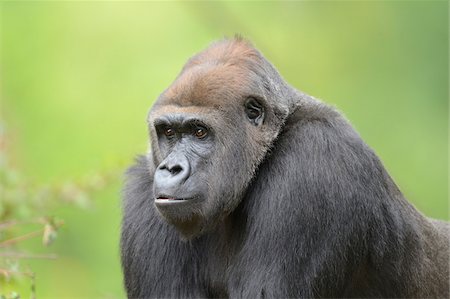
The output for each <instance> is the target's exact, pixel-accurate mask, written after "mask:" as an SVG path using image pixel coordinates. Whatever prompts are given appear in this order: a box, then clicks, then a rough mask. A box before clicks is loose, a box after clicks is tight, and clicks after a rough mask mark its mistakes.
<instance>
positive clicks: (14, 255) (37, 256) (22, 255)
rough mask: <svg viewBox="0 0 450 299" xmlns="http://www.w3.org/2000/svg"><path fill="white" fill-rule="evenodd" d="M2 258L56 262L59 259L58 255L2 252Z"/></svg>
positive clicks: (0, 253)
mask: <svg viewBox="0 0 450 299" xmlns="http://www.w3.org/2000/svg"><path fill="white" fill-rule="evenodd" d="M0 257H12V258H17V259H48V260H54V259H57V258H58V256H57V255H56V254H28V253H24V252H0Z"/></svg>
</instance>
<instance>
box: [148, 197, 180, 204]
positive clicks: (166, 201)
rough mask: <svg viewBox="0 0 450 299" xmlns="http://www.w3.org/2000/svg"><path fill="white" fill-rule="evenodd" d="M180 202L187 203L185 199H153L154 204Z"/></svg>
mask: <svg viewBox="0 0 450 299" xmlns="http://www.w3.org/2000/svg"><path fill="white" fill-rule="evenodd" d="M182 201H187V199H184V198H174V197H166V196H159V197H157V198H155V203H169V202H182Z"/></svg>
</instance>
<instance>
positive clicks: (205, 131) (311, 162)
mask: <svg viewBox="0 0 450 299" xmlns="http://www.w3.org/2000/svg"><path fill="white" fill-rule="evenodd" d="M148 127H149V131H150V134H151V151H150V152H149V154H148V155H146V156H143V157H140V158H139V159H138V160H137V161H136V164H135V165H134V166H132V167H131V168H130V169H129V171H128V173H127V179H126V184H125V188H124V192H123V194H124V200H123V221H122V238H121V252H122V266H123V272H124V277H125V286H126V290H127V293H128V297H130V298H148V297H158V298H176V297H183V298H189V297H190V298H193V297H196V298H198V297H232V298H241V297H245V298H257V297H273V298H290V297H297V298H299V297H303V298H312V297H334V298H336V297H390V298H394V297H395V298H401V297H423V298H425V297H434V298H435V297H446V298H448V297H449V284H448V281H449V254H450V252H449V225H448V223H445V222H440V221H436V220H430V219H427V218H426V217H425V216H423V215H422V214H421V213H420V212H418V211H417V210H416V209H415V208H414V207H413V206H412V205H411V204H410V203H409V202H408V201H406V200H405V198H404V197H403V195H402V193H401V192H400V191H399V189H398V188H397V186H396V185H395V183H394V182H393V180H392V179H391V177H390V176H389V175H388V173H387V172H386V170H385V169H384V167H383V165H382V163H381V162H380V160H379V159H378V158H377V156H376V155H375V154H374V152H373V151H372V150H371V149H370V148H369V147H368V146H367V145H366V144H365V143H364V142H363V141H362V140H361V138H360V137H359V135H358V134H357V133H356V132H355V131H354V130H353V128H352V127H351V126H350V124H349V123H348V122H347V121H346V120H345V119H344V118H343V117H342V116H341V115H340V114H339V113H338V112H337V111H335V110H334V109H333V108H331V107H329V106H327V105H325V104H323V103H321V102H320V101H318V100H316V99H314V98H312V97H310V96H308V95H306V94H303V93H301V92H299V91H297V90H295V89H294V88H292V87H291V86H289V85H288V84H287V83H286V82H285V81H284V80H283V79H282V78H281V76H280V75H279V74H278V72H277V71H276V70H275V68H274V67H273V66H272V65H271V64H270V63H269V62H268V61H267V60H266V59H265V58H264V57H263V56H262V55H261V53H259V52H258V51H257V50H256V49H255V48H253V47H252V46H251V45H250V44H249V43H248V42H247V41H245V40H242V39H240V38H234V39H226V40H222V41H219V42H216V43H214V44H212V45H211V46H210V47H209V48H207V49H206V50H204V51H203V52H200V53H199V54H197V55H195V56H193V57H192V58H191V59H189V61H188V62H187V63H186V65H185V66H184V67H183V69H182V71H181V73H180V74H179V76H178V77H177V78H176V80H175V81H174V82H173V84H172V85H171V86H170V87H169V88H167V89H166V90H165V91H164V92H163V93H162V94H161V95H160V97H159V98H158V100H157V101H156V103H155V104H154V106H153V107H152V109H151V111H150V113H149V117H148Z"/></svg>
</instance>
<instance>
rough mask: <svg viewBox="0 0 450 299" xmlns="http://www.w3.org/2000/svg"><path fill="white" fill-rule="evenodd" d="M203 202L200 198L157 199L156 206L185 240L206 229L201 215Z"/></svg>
mask: <svg viewBox="0 0 450 299" xmlns="http://www.w3.org/2000/svg"><path fill="white" fill-rule="evenodd" d="M202 202H203V200H202V199H201V198H199V197H194V198H190V199H176V198H169V197H158V198H155V206H156V208H157V209H158V211H159V212H160V213H161V215H162V216H163V217H164V218H165V219H166V221H167V222H168V223H170V224H171V225H173V226H174V227H175V228H176V229H177V230H178V231H179V232H180V234H181V237H182V238H183V239H184V240H188V239H192V238H194V237H195V236H197V235H199V234H200V233H201V231H202V229H203V227H204V217H202V215H201V208H202Z"/></svg>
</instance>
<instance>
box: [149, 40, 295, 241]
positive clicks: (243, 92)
mask: <svg viewBox="0 0 450 299" xmlns="http://www.w3.org/2000/svg"><path fill="white" fill-rule="evenodd" d="M268 74H271V76H270V78H271V79H269V76H268ZM274 78H276V79H278V80H277V81H274V80H273V79H274ZM283 88H285V87H284V86H283V84H282V81H281V79H280V77H279V75H278V73H277V72H276V70H275V69H274V68H273V67H272V66H271V65H270V64H269V63H268V62H267V61H266V60H265V59H263V58H262V56H261V54H260V53H259V52H258V51H257V50H255V49H254V48H253V47H250V46H249V45H248V44H247V43H246V42H245V41H243V40H241V39H235V40H233V42H231V43H230V42H229V41H222V42H219V43H216V44H214V45H213V46H212V47H210V48H208V49H207V50H206V51H204V52H202V53H200V54H198V55H196V56H194V57H193V58H191V59H190V60H189V61H188V62H187V64H186V65H185V66H184V68H183V70H182V72H181V74H180V75H179V76H178V78H177V79H176V80H175V82H174V83H173V84H172V85H171V86H170V87H169V88H168V89H167V90H166V91H165V92H163V93H162V94H161V96H160V97H159V99H158V100H157V102H156V103H155V105H154V106H153V108H152V109H151V111H150V114H149V121H148V123H149V128H150V132H151V140H152V150H153V151H152V153H153V157H152V158H153V163H154V166H155V168H156V170H155V175H154V197H155V204H156V206H157V208H158V210H159V211H160V212H161V214H162V215H163V216H164V217H165V218H166V219H167V220H168V221H169V222H170V223H172V224H173V225H175V226H176V227H177V229H178V230H179V231H180V232H181V233H182V234H183V235H184V237H187V238H189V237H191V236H195V235H197V234H199V233H201V232H202V231H203V230H204V229H205V228H211V227H213V226H214V223H215V222H217V221H220V219H222V218H223V216H225V215H227V214H228V213H229V212H230V211H232V210H233V209H234V208H235V207H236V206H237V205H238V203H239V202H240V200H241V198H242V196H243V194H244V192H245V190H246V188H247V186H248V184H249V181H250V180H251V178H252V177H253V176H254V174H255V171H256V168H257V167H258V165H259V164H260V163H261V161H262V160H263V159H264V157H265V156H266V155H267V153H268V151H269V149H270V147H271V145H272V144H273V141H274V140H275V139H276V137H277V135H278V134H279V132H280V130H281V128H282V126H283V123H284V120H285V119H286V117H287V116H288V113H289V111H290V110H291V109H292V106H293V103H290V102H289V97H286V96H284V97H281V95H283V93H281V92H280V91H281V90H282V89H283ZM273 91H276V92H273ZM231 161H233V162H232V163H230V162H231Z"/></svg>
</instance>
